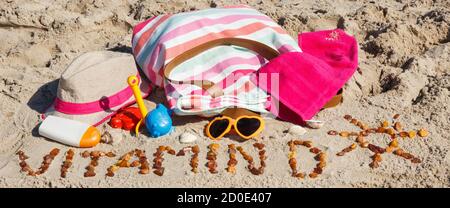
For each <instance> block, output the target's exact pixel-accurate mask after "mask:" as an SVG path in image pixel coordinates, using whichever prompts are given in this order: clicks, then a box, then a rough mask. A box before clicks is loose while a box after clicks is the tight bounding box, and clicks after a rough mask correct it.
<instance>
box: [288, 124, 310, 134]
mask: <svg viewBox="0 0 450 208" xmlns="http://www.w3.org/2000/svg"><path fill="white" fill-rule="evenodd" d="M288 132H289V134H294V135H297V136H301V135H303V134H305V133H306V129H305V128H303V127H301V126H298V125H292V126H291V127H289V130H288Z"/></svg>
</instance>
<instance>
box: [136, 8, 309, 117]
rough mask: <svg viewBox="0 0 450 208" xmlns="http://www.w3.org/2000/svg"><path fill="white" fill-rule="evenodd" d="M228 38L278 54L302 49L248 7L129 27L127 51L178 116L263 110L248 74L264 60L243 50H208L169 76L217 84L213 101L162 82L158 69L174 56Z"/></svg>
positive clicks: (259, 94)
mask: <svg viewBox="0 0 450 208" xmlns="http://www.w3.org/2000/svg"><path fill="white" fill-rule="evenodd" d="M227 37H239V38H245V39H250V40H256V41H258V42H261V43H264V44H265V45H268V46H270V47H272V48H274V49H277V50H278V51H279V52H280V53H285V52H291V51H296V52H298V51H301V50H300V48H299V47H298V45H297V43H296V41H295V40H294V39H293V38H292V37H290V36H289V35H288V34H287V33H286V31H285V30H283V29H282V28H281V27H280V26H279V25H278V24H276V23H275V22H274V21H273V20H272V19H270V18H269V17H267V16H266V15H264V14H261V13H259V12H258V11H256V10H254V9H252V8H249V7H248V6H232V7H226V8H216V9H206V10H200V11H194V12H187V13H179V14H173V15H170V14H168V15H160V16H157V17H153V18H151V19H148V20H146V21H144V22H142V23H140V24H138V25H137V26H136V27H135V28H134V31H133V38H132V47H133V54H134V56H135V59H136V62H137V63H138V65H139V67H141V69H142V70H143V72H144V73H145V75H146V76H147V77H148V78H149V79H150V80H151V81H152V82H153V83H154V84H155V85H157V86H160V87H164V88H165V91H166V95H167V100H168V103H169V107H170V108H171V109H173V110H174V111H175V113H177V114H181V115H186V114H204V113H210V112H220V111H221V110H222V109H223V108H226V107H231V106H239V107H245V108H248V109H251V110H255V111H259V112H266V111H265V106H264V104H265V102H266V100H267V95H266V93H265V92H264V91H262V90H261V89H259V88H257V87H256V86H253V84H252V83H251V82H250V81H249V76H248V75H249V74H250V73H251V72H253V71H256V70H258V69H259V68H260V67H261V66H262V65H264V64H265V63H266V62H267V60H265V59H264V58H263V57H261V56H260V55H258V54H255V53H254V52H253V51H249V50H247V49H245V48H241V47H236V46H219V47H215V48H212V49H210V50H207V51H205V52H202V53H201V54H199V55H197V56H196V57H194V58H191V59H189V60H188V61H186V62H184V63H183V64H181V65H179V66H178V67H177V68H176V69H174V70H173V72H172V73H171V78H172V79H174V80H186V81H187V80H209V81H212V82H214V83H219V84H220V86H222V88H223V90H224V92H225V95H224V96H221V97H219V98H214V99H213V98H212V97H211V96H209V95H208V93H206V92H204V91H203V90H202V89H201V88H199V87H197V86H195V85H191V84H175V83H168V82H167V81H164V79H163V68H164V66H165V65H166V64H167V63H169V62H170V61H171V60H172V59H173V58H174V57H176V56H178V55H180V54H182V53H184V52H185V51H186V50H189V49H191V48H193V47H195V46H197V45H200V44H203V43H206V42H209V41H212V40H216V39H219V38H227Z"/></svg>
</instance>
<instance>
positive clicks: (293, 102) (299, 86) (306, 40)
mask: <svg viewBox="0 0 450 208" xmlns="http://www.w3.org/2000/svg"><path fill="white" fill-rule="evenodd" d="M298 39H299V46H300V48H301V49H302V50H303V53H298V52H290V53H285V54H281V55H280V56H278V57H277V58H275V59H273V60H271V61H270V62H269V63H267V64H266V65H265V66H263V67H262V68H261V69H259V70H258V71H257V72H256V73H255V74H253V76H252V77H251V80H252V82H254V83H255V84H257V85H258V86H259V87H260V88H261V89H263V90H265V91H266V92H268V93H269V94H270V95H271V102H270V105H269V106H268V110H269V111H270V112H272V113H273V114H275V115H276V116H278V117H279V118H280V119H282V120H286V121H289V122H292V123H295V124H300V125H303V124H304V121H305V120H309V119H311V118H312V117H313V116H314V115H315V114H316V113H317V112H319V111H320V109H322V107H323V106H324V105H325V104H326V103H327V102H328V101H329V100H330V99H331V98H332V97H333V96H334V95H336V93H337V92H338V91H339V89H341V88H342V86H343V85H344V84H345V82H347V81H348V80H349V79H350V77H351V76H352V75H353V73H354V72H355V70H356V68H357V66H358V45H357V42H356V40H355V38H354V37H351V36H349V35H347V34H346V33H345V32H344V31H342V30H340V29H336V30H326V31H318V32H308V33H302V34H300V35H299V37H298ZM266 76H267V79H265V78H264V77H266ZM276 77H278V78H279V80H278V81H276V80H273V78H276ZM276 85H278V88H277V86H276ZM278 101H279V102H278Z"/></svg>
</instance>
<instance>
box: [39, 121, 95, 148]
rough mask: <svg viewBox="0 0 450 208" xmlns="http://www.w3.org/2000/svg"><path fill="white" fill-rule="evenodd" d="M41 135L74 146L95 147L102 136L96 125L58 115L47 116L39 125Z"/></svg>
mask: <svg viewBox="0 0 450 208" xmlns="http://www.w3.org/2000/svg"><path fill="white" fill-rule="evenodd" d="M39 135H41V136H44V137H47V138H49V139H51V140H54V141H57V142H61V143H63V144H67V145H70V146H74V147H93V146H95V145H97V144H98V143H99V142H100V137H101V135H100V132H99V131H98V129H97V128H95V127H94V126H91V125H89V124H85V123H81V122H79V121H74V120H70V119H66V118H61V117H56V116H48V117H47V118H45V120H44V121H43V122H42V123H41V125H40V126H39Z"/></svg>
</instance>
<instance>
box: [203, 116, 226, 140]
mask: <svg viewBox="0 0 450 208" xmlns="http://www.w3.org/2000/svg"><path fill="white" fill-rule="evenodd" d="M228 125H230V121H229V120H228V119H217V120H214V121H212V123H211V125H210V126H209V129H208V132H209V134H210V135H211V136H212V137H213V138H217V137H219V136H220V135H222V134H223V132H225V130H227V128H228Z"/></svg>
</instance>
